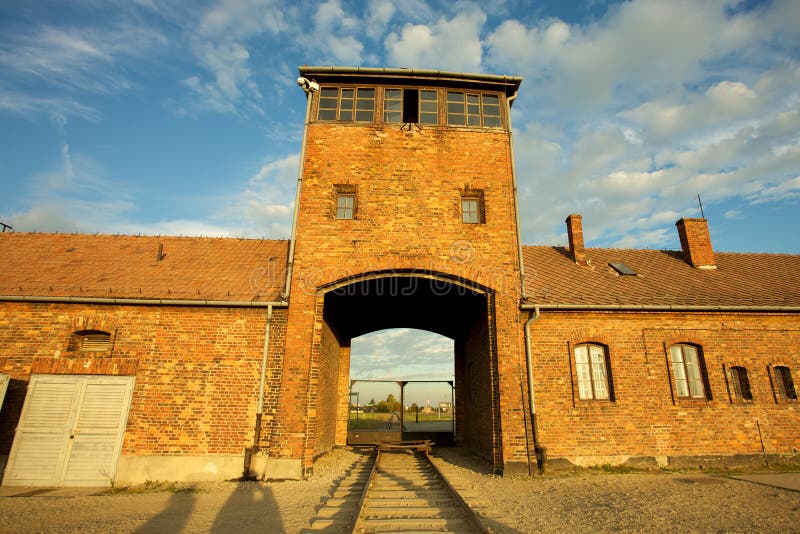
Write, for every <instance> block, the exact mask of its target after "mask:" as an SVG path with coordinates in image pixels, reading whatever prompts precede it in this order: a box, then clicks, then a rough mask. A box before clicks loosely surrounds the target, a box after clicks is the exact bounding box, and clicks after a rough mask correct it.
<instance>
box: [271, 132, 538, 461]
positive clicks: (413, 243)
mask: <svg viewBox="0 0 800 534" xmlns="http://www.w3.org/2000/svg"><path fill="white" fill-rule="evenodd" d="M509 139H510V138H509V134H508V132H504V131H501V130H491V129H487V130H480V129H477V130H470V129H457V128H426V129H424V130H422V131H417V130H413V131H410V132H409V131H401V130H400V128H399V126H398V125H391V126H385V127H384V126H380V125H376V126H366V125H354V124H321V123H312V124H311V125H310V126H309V131H308V142H307V148H306V159H305V167H304V179H303V185H302V195H301V199H300V205H299V217H298V221H297V235H298V239H297V243H296V256H295V264H294V275H293V279H292V288H291V297H290V308H289V314H288V332H289V334H288V336H287V344H286V358H285V361H284V374H283V377H284V383H283V386H284V387H283V391H282V399H281V401H280V409H279V412H280V415H279V419H280V423H279V425H280V428H276V429H275V435H274V438H275V439H274V440H273V442H272V444H271V447H272V448H271V454H272V455H274V456H275V457H284V458H302V459H303V467H304V469H305V470H306V472H308V470H309V469H310V468H311V465H312V454H313V452H315V451H316V452H318V451H320V447H318V446H317V445H316V444H311V443H306V442H305V440H306V438H307V436H311V437H312V438H311V439H312V440H313V439H315V436H317V435H318V434H319V432H318V431H316V430H314V431H310V432H306V429H312V428H315V427H316V426H317V425H319V424H320V423H319V422H318V421H315V420H313V419H314V417H315V415H316V417H317V418H318V417H319V415H318V414H313V413H311V411H310V410H307V409H306V407H308V400H307V399H309V398H311V397H313V396H314V395H315V394H322V392H314V391H310V389H309V388H312V387H313V386H312V383H311V380H310V379H309V378H308V377H310V376H311V373H312V370H313V369H314V368H315V367H316V366H318V365H319V363H318V361H317V360H318V359H319V358H321V357H322V356H321V353H320V352H319V350H320V349H319V346H318V343H319V342H318V340H321V332H322V329H323V319H322V317H323V313H324V310H323V309H322V308H321V307H320V304H321V302H322V300H323V298H322V295H323V293H324V292H325V291H326V290H327V289H326V288H327V287H329V286H328V284H332V283H334V282H336V281H341V280H344V279H347V278H348V277H357V276H358V275H360V274H363V273H375V272H381V271H397V270H406V271H411V272H418V273H424V274H427V273H439V274H442V275H447V276H453V277H456V278H461V279H464V280H467V281H469V282H470V283H473V284H476V285H482V286H484V287H486V288H488V289H489V291H490V292H492V293H493V297H492V298H493V299H494V302H495V304H494V309H495V310H496V311H495V312H493V313H492V316H491V318H489V316H488V313H489V312H488V311H487V318H486V321H489V320H491V321H492V324H491V327H489V328H487V329H486V335H487V336H489V337H491V338H492V339H486V340H485V343H484V346H485V347H487V348H488V350H487V351H485V352H484V357H485V358H486V359H487V362H484V363H480V364H479V365H481V366H489V365H490V364H489V363H488V359H490V358H494V359H496V362H495V363H493V364H491V365H495V366H497V373H496V376H495V377H494V380H495V383H494V386H495V387H494V395H495V397H494V403H495V414H494V415H495V417H496V418H497V421H496V423H495V427H496V428H495V433H496V439H495V443H496V445H495V448H496V450H495V451H493V452H492V454H494V455H496V458H497V462H498V463H501V461H502V458H501V457H502V456H504V455H505V454H506V452H505V451H501V450H500V447H499V444H500V437H501V436H500V432H501V429H502V433H503V437H504V438H505V437H508V438H509V441H510V442H513V441H514V440H516V441H517V442H519V443H521V445H522V447H521V448H522V449H523V450H524V427H523V424H522V420H521V419H520V418H519V417H518V416H517V415H514V416H513V417H512V418H510V419H509V420H508V421H503V424H502V425H501V424H500V420H499V418H501V417H502V414H499V413H496V412H497V410H498V409H499V406H500V405H501V403H502V404H506V405H508V406H517V405H518V404H519V396H520V392H519V390H518V389H517V390H514V388H513V387H511V388H508V391H506V390H505V389H504V390H503V395H504V396H505V398H504V399H500V398H499V394H500V389H499V387H497V384H498V383H500V382H501V381H503V380H504V379H505V380H507V381H509V382H510V383H511V384H512V385H513V384H519V380H520V377H519V376H518V373H519V369H520V361H521V360H520V358H521V355H522V354H523V353H522V352H521V350H522V334H521V325H520V324H519V313H518V311H517V306H518V303H519V258H518V254H517V248H516V242H517V240H516V221H515V212H514V197H513V194H514V192H513V184H512V181H511V161H510V145H509ZM337 185H346V186H348V187H349V188H350V189H349V190H355V191H357V201H356V215H355V219H354V220H336V219H335V218H334V216H335V215H334V214H335V191H336V186H337ZM467 188H471V189H477V190H482V191H483V198H484V201H485V224H464V223H462V220H461V191H462V190H464V189H467ZM387 306H391V300H388V299H387ZM333 320H335V321H340V320H358V318H357V317H353V318H334V319H333ZM348 341H349V340H346V339H342V340H341V342H342V343H343V344H346V343H347V342H348ZM523 361H524V360H523ZM325 394H326V395H328V394H333V392H330V393H325ZM341 394H342V393H341V392H339V395H341ZM490 395H491V393H490ZM320 402H325V403H327V402H329V401H320ZM330 402H335V400H331V401H330ZM514 409H515V408H513V409H511V411H510V412H509V413H512V412H513V411H514ZM307 414H308V415H307ZM512 438H513V439H512ZM490 439H492V438H490ZM520 440H521V441H520ZM508 454H511V455H512V456H519V455H520V454H522V455H523V456H524V452H523V453H520V452H519V451H517V450H516V446H514V447H512V448H511V449H510V450H509V452H508Z"/></svg>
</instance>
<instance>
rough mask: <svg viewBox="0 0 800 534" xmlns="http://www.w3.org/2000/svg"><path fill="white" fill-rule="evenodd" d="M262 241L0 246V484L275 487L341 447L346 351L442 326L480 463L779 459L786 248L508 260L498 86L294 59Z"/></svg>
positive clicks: (795, 290) (506, 175)
mask: <svg viewBox="0 0 800 534" xmlns="http://www.w3.org/2000/svg"><path fill="white" fill-rule="evenodd" d="M300 73H301V75H302V78H301V80H299V81H300V83H301V86H303V88H304V90H305V91H306V94H307V104H308V105H307V116H306V125H305V131H304V136H303V147H302V158H301V168H300V173H299V178H298V187H297V202H296V204H295V209H296V212H295V216H294V227H293V232H292V237H291V239H290V240H289V241H269V240H244V239H203V238H176V237H134V236H90V235H60V234H55V235H54V234H21V233H5V234H2V235H0V269H2V272H3V273H4V274H3V277H2V278H0V373H2V374H3V375H5V376H6V377H8V381H7V383H8V388H7V393H6V395H5V401H4V402H3V404H2V409H1V410H0V458H1V459H2V460H3V461H4V463H6V466H5V473H4V479H3V483H4V484H17V485H19V484H39V485H54V484H98V483H107V484H110V483H112V482H117V483H121V482H134V481H143V480H147V479H151V480H157V479H176V480H198V479H214V478H233V477H236V476H241V475H242V473H243V472H244V473H246V474H249V475H255V476H263V477H271V478H285V477H301V476H304V475H307V474H308V473H310V472H311V470H312V469H313V464H314V459H315V458H316V457H317V456H319V455H321V454H323V453H325V452H326V451H328V450H330V449H331V448H332V447H334V446H338V445H345V444H346V443H347V417H348V413H347V411H348V402H349V398H348V389H349V385H350V375H349V369H350V344H351V340H352V339H353V338H355V337H358V336H360V335H363V334H366V333H369V332H373V331H376V330H381V329H384V328H398V327H407V328H419V329H424V330H429V331H432V332H436V333H439V334H441V335H444V336H447V337H449V338H451V339H453V341H454V355H453V365H454V376H455V414H456V441H457V443H459V444H460V445H462V446H464V447H467V448H469V449H470V450H472V451H474V452H475V453H476V454H479V455H481V456H483V457H485V458H486V459H487V460H488V461H490V462H492V464H493V465H494V466H495V468H496V469H497V470H498V471H503V472H505V473H519V472H523V473H527V472H529V469H531V467H532V466H533V467H535V466H536V464H537V460H538V463H539V465H540V466H545V467H547V466H552V467H558V466H559V465H562V466H563V465H571V464H578V465H587V464H597V463H625V462H628V463H639V464H642V463H644V464H652V465H659V464H660V465H686V464H693V465H697V464H699V463H702V464H707V463H709V462H715V461H719V462H727V463H731V462H738V461H753V460H759V459H760V458H762V457H763V456H764V455H773V456H775V457H781V458H788V457H793V456H796V452H797V447H798V446H800V418H799V417H798V411H797V410H798V406H797V400H796V389H795V386H794V383H793V378H794V377H796V376H797V374H798V372H800V354H798V352H797V350H796V349H795V347H797V346H798V345H800V343H798V342H800V314H799V313H798V312H800V257H798V256H789V255H768V254H725V253H715V252H714V251H713V249H712V246H711V241H710V236H709V232H708V227H707V225H706V222H705V221H704V220H700V219H682V220H681V221H679V222H678V232H679V236H680V240H681V246H682V251H681V252H668V251H653V250H608V249H591V248H590V249H584V244H583V231H582V227H581V219H580V217H579V216H575V215H571V216H570V217H569V218H568V219H567V226H568V235H569V238H570V246H569V248H566V249H565V248H562V247H523V246H522V245H521V241H520V237H519V228H518V206H517V203H516V202H517V197H516V177H515V169H514V165H513V161H514V158H513V146H512V142H511V124H510V107H511V104H512V102H513V99H514V98H515V97H516V94H517V91H518V89H519V85H520V83H521V79H519V78H515V77H508V76H490V75H475V74H464V73H451V72H439V71H413V70H405V69H349V68H330V67H323V68H316V67H303V68H301V69H300Z"/></svg>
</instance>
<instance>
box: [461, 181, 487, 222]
mask: <svg viewBox="0 0 800 534" xmlns="http://www.w3.org/2000/svg"><path fill="white" fill-rule="evenodd" d="M461 222H463V223H464V224H482V223H484V222H486V219H485V217H484V209H483V191H481V190H476V189H467V190H464V191H462V192H461Z"/></svg>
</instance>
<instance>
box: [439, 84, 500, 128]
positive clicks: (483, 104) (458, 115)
mask: <svg viewBox="0 0 800 534" xmlns="http://www.w3.org/2000/svg"><path fill="white" fill-rule="evenodd" d="M447 124H449V125H451V126H487V127H492V128H496V127H500V126H502V123H501V121H500V98H499V97H498V96H497V95H489V94H486V95H482V94H477V93H462V92H459V91H448V92H447Z"/></svg>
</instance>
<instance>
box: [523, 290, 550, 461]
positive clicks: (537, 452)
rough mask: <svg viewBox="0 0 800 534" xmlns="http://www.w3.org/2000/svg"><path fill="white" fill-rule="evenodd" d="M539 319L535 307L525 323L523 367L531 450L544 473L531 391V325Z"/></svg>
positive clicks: (534, 403) (534, 399)
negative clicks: (524, 370)
mask: <svg viewBox="0 0 800 534" xmlns="http://www.w3.org/2000/svg"><path fill="white" fill-rule="evenodd" d="M538 318H539V306H536V307H535V308H534V311H533V315H531V316H530V318H528V320H527V321H526V322H525V366H526V368H527V371H528V402H529V404H530V406H529V409H530V412H531V430H532V432H533V450H534V454H535V455H536V465H537V467H538V468H539V471H544V464H545V462H546V461H547V449H545V448H544V447H541V446H540V445H539V434H538V432H537V429H536V397H535V395H534V391H533V363H532V361H531V360H532V358H531V330H530V328H531V325H532V324H533V323H534V322H535V321H536V320H537V319H538ZM530 467H531V459H530V456H529V457H528V471H530Z"/></svg>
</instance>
